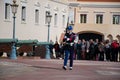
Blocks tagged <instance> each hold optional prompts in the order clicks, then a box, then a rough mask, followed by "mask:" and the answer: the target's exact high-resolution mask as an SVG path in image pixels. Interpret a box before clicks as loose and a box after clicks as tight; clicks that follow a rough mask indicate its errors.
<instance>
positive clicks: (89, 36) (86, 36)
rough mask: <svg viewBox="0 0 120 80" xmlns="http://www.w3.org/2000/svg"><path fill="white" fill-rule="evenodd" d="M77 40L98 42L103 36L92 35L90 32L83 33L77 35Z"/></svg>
mask: <svg viewBox="0 0 120 80" xmlns="http://www.w3.org/2000/svg"><path fill="white" fill-rule="evenodd" d="M79 39H85V40H87V41H88V40H90V39H93V40H95V39H99V41H103V40H104V36H103V35H102V34H98V33H92V32H84V33H79Z"/></svg>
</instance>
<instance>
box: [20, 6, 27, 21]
mask: <svg viewBox="0 0 120 80" xmlns="http://www.w3.org/2000/svg"><path fill="white" fill-rule="evenodd" d="M21 19H22V21H26V7H25V6H22V16H21Z"/></svg>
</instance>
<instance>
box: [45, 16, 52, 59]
mask: <svg viewBox="0 0 120 80" xmlns="http://www.w3.org/2000/svg"><path fill="white" fill-rule="evenodd" d="M51 18H52V15H50V14H48V15H47V16H46V19H47V23H48V37H47V42H49V41H50V40H49V38H50V23H51ZM46 59H50V49H49V45H46Z"/></svg>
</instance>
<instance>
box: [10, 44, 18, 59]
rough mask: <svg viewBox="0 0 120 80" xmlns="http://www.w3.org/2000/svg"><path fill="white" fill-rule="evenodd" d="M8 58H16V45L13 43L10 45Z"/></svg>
mask: <svg viewBox="0 0 120 80" xmlns="http://www.w3.org/2000/svg"><path fill="white" fill-rule="evenodd" d="M10 59H17V57H16V47H15V46H14V44H13V46H12V52H11V55H10Z"/></svg>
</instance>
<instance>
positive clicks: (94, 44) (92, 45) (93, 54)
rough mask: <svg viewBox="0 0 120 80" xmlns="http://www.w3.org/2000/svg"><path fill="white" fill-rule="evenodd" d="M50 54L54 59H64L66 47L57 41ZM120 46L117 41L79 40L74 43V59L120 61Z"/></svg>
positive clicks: (51, 46) (51, 47)
mask: <svg viewBox="0 0 120 80" xmlns="http://www.w3.org/2000/svg"><path fill="white" fill-rule="evenodd" d="M50 52H51V55H52V57H53V58H57V59H63V58H64V45H63V44H62V43H60V44H59V43H58V42H57V41H56V42H55V43H54V44H52V45H50ZM54 54H55V55H54ZM119 58H120V44H119V43H118V41H117V40H113V41H112V42H110V41H109V40H105V41H99V40H98V39H96V40H95V41H94V40H93V39H90V40H89V41H85V40H84V39H82V40H78V42H77V43H74V59H76V60H97V61H115V62H117V61H120V59H119Z"/></svg>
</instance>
